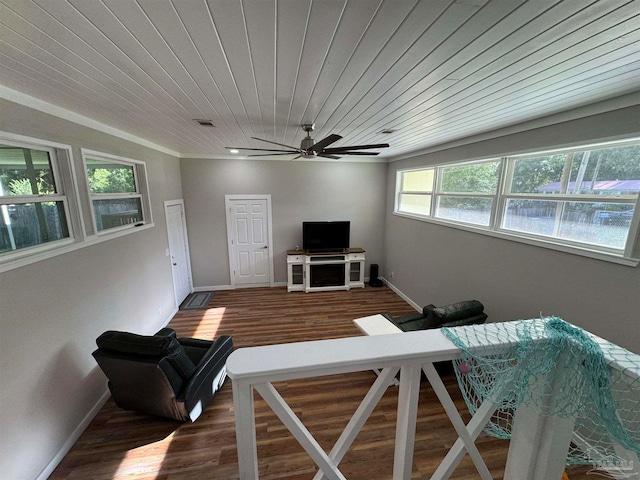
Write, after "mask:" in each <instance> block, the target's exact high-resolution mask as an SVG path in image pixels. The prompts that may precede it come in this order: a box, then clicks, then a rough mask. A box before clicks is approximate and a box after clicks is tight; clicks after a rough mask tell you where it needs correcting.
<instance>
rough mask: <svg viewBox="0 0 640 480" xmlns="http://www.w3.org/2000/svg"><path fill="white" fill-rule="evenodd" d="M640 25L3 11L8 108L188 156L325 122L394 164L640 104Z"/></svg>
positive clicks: (1, 85) (332, 8) (3, 91)
mask: <svg viewBox="0 0 640 480" xmlns="http://www.w3.org/2000/svg"><path fill="white" fill-rule="evenodd" d="M639 20H640V1H639V0H607V1H600V0H565V1H560V0H529V1H525V0H243V1H240V0H0V23H1V26H0V97H5V98H9V99H15V98H26V99H27V100H29V97H34V98H35V99H38V100H42V101H45V102H48V103H49V104H52V105H55V106H57V107H62V108H64V109H66V110H68V111H70V112H73V113H75V114H78V115H82V116H84V117H87V118H89V119H91V120H93V121H96V122H100V123H102V124H105V125H108V126H110V127H112V128H115V129H118V130H120V131H123V132H127V134H130V135H134V136H136V137H139V138H141V139H144V140H146V141H148V142H151V143H153V144H156V145H158V146H161V147H163V148H165V149H167V150H169V151H171V152H177V153H178V154H180V155H181V156H185V157H188V156H208V157H212V158H215V157H224V156H227V157H228V156H229V153H228V151H227V150H225V146H232V145H237V146H243V147H253V148H264V147H267V148H269V145H268V144H265V143H262V142H259V141H256V140H253V139H251V137H259V138H263V139H267V140H271V141H275V142H280V143H283V144H287V145H294V146H297V145H299V144H300V141H301V139H302V138H303V137H304V132H303V131H302V130H301V128H300V125H301V124H303V123H315V125H316V130H315V132H314V133H313V137H314V138H315V139H316V140H319V139H321V138H324V137H325V136H327V135H329V134H331V133H337V134H339V135H342V136H343V137H344V138H343V139H342V140H340V141H339V142H337V143H335V144H333V145H331V147H338V146H343V145H358V144H363V143H382V142H387V143H390V144H391V147H390V148H388V149H384V150H381V154H380V157H384V158H393V157H394V156H398V155H406V154H407V153H410V152H414V151H419V150H421V149H424V148H427V147H430V146H433V145H437V144H440V143H443V142H447V141H451V140H456V139H459V138H463V137H466V136H469V135H474V134H478V133H482V132H486V131H489V130H493V129H496V128H499V127H504V126H509V125H512V124H515V123H518V122H522V121H526V120H530V119H534V118H538V117H541V116H544V115H548V114H551V113H554V112H559V111H563V110H567V109H570V108H573V107H578V106H582V105H586V104H590V103H594V102H597V101H600V100H605V99H609V98H612V97H615V96H620V95H626V94H629V93H634V92H636V93H638V92H640V74H639V70H638V69H639V67H640V47H639V45H640V21H639ZM22 94H25V95H27V96H29V97H26V96H25V95H22ZM23 103H24V101H23ZM27 103H28V101H27ZM34 104H35V101H34ZM194 119H209V120H211V121H212V123H213V124H214V125H215V126H214V127H202V126H200V125H199V124H198V123H197V122H195V121H194ZM383 130H391V131H392V133H382V132H383ZM279 158H287V157H279Z"/></svg>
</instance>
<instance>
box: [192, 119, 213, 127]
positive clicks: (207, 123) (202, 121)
mask: <svg viewBox="0 0 640 480" xmlns="http://www.w3.org/2000/svg"><path fill="white" fill-rule="evenodd" d="M195 121H196V122H198V123H199V124H200V125H202V126H203V127H215V125H214V124H213V122H212V121H211V120H206V119H201V118H196V119H195Z"/></svg>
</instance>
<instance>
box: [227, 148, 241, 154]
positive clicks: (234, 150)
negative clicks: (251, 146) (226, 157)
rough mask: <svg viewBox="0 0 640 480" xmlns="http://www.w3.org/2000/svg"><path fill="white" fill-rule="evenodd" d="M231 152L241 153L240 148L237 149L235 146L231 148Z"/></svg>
mask: <svg viewBox="0 0 640 480" xmlns="http://www.w3.org/2000/svg"><path fill="white" fill-rule="evenodd" d="M229 152H230V153H240V150H236V149H235V148H232V149H230V150H229Z"/></svg>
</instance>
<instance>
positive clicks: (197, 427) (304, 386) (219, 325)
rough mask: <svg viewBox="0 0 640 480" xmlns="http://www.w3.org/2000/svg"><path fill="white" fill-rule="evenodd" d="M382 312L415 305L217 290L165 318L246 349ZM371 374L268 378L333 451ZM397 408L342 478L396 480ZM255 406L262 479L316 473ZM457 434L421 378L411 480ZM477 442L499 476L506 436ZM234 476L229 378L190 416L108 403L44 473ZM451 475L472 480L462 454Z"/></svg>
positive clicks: (224, 479)
mask: <svg viewBox="0 0 640 480" xmlns="http://www.w3.org/2000/svg"><path fill="white" fill-rule="evenodd" d="M381 312H388V313H391V314H392V315H394V316H396V315H402V314H406V313H413V309H412V308H411V307H410V306H409V305H408V304H407V303H406V302H404V301H403V300H402V299H401V298H400V297H399V296H397V295H396V294H395V293H394V292H393V291H392V290H390V289H389V288H387V287H382V288H370V287H367V288H365V289H354V290H351V291H348V292H316V293H312V294H304V293H287V291H286V288H259V289H242V290H232V291H219V292H215V293H214V295H213V296H212V298H211V301H210V303H209V306H208V308H207V309H206V310H205V309H203V310H186V311H180V312H178V314H177V315H176V316H175V318H174V319H173V320H172V321H171V322H170V324H169V326H171V327H172V328H174V329H175V330H176V331H177V333H178V335H179V336H190V337H198V338H207V339H211V338H215V337H217V336H219V335H231V336H232V337H233V340H234V344H235V347H236V348H242V347H248V346H255V345H265V344H274V343H286V342H298V341H306V340H320V339H329V338H339V337H347V336H356V335H360V333H359V332H358V330H357V329H356V328H355V327H354V325H353V323H352V322H351V320H352V319H354V318H357V317H362V316H365V315H372V314H375V313H381ZM373 380H374V374H373V373H372V372H358V373H353V374H345V375H334V376H328V377H321V378H316V379H311V380H296V381H292V382H282V383H277V384H275V386H276V388H277V389H278V391H279V392H280V393H281V395H282V396H283V397H284V398H285V399H286V400H287V402H288V403H289V405H290V406H291V407H292V408H293V410H294V411H295V412H296V414H297V415H298V416H299V417H300V418H301V419H302V421H303V423H304V424H305V426H306V427H307V428H308V429H309V430H310V431H311V433H312V434H313V435H314V436H315V438H316V439H317V440H318V442H319V443H320V444H321V445H322V446H323V447H324V448H325V450H327V451H328V450H329V449H330V448H331V447H332V446H333V443H334V442H335V441H336V439H337V438H338V436H339V435H340V433H341V432H342V430H343V428H344V426H345V425H346V423H347V422H348V420H349V419H350V417H351V415H352V414H353V412H354V411H355V409H356V407H357V405H358V404H359V402H360V401H361V400H362V398H363V396H364V395H365V394H366V392H367V390H368V388H369V387H370V386H371V384H372V382H373ZM445 384H446V385H447V388H448V389H449V392H450V393H451V395H452V397H453V399H454V401H455V402H456V405H457V406H458V409H459V410H460V411H461V412H463V418H464V420H465V422H466V421H468V420H469V415H468V412H467V411H466V407H465V405H464V402H463V400H462V398H461V395H460V393H459V390H458V387H457V384H456V383H455V377H454V376H453V375H450V376H447V377H445ZM396 405H397V387H390V388H389V389H388V391H387V392H386V393H385V395H384V397H383V398H382V400H381V401H380V403H379V404H378V406H377V407H376V409H375V410H374V412H373V414H372V415H371V417H370V418H369V420H368V421H367V424H366V425H365V427H364V428H363V430H362V432H361V433H360V435H359V436H358V438H357V439H356V442H355V443H354V445H353V446H352V448H351V450H350V451H349V452H348V453H347V455H346V456H345V458H344V460H343V461H342V462H341V463H340V468H341V471H342V472H343V473H344V474H345V476H346V477H347V478H349V479H351V480H358V479H366V480H383V479H391V478H392V474H391V472H392V464H393V450H394V435H395V418H396ZM255 407H256V430H257V433H256V435H257V442H258V458H259V461H260V466H259V468H260V478H261V479H263V480H270V479H290V480H308V479H311V478H312V477H313V475H314V472H315V471H316V467H315V464H314V463H313V461H312V460H311V459H310V458H309V457H308V456H307V454H306V453H305V452H304V451H303V449H302V447H300V446H299V445H298V443H297V442H296V440H295V439H294V438H293V437H292V436H291V434H290V433H289V432H288V430H287V429H286V428H285V427H284V426H283V425H282V424H281V423H280V421H279V420H278V419H277V417H276V416H275V414H274V413H273V412H272V411H271V410H270V409H269V407H267V406H266V405H265V403H264V402H263V401H262V400H261V399H260V397H259V395H257V394H256V402H255ZM456 438H457V435H456V434H455V432H454V431H453V428H452V427H451V424H450V423H449V420H448V418H447V416H446V414H445V413H444V410H443V409H442V407H441V406H440V404H439V402H438V401H437V399H436V397H435V395H434V393H433V391H432V389H431V388H430V386H429V384H428V382H426V381H425V382H423V383H422V387H421V391H420V407H419V414H418V424H417V432H416V442H415V453H414V470H413V475H412V478H415V479H418V478H430V476H431V474H432V472H433V471H434V470H435V469H436V468H437V466H438V464H439V463H440V460H441V459H442V458H443V457H444V455H445V454H446V452H447V451H448V448H449V447H450V446H451V445H452V444H453V442H454V441H455V440H456ZM477 445H478V448H479V450H480V452H481V453H482V456H483V458H484V459H485V461H486V463H487V465H488V467H489V469H490V470H491V472H492V474H493V476H494V478H496V479H500V478H502V475H503V471H504V463H505V459H506V452H507V448H508V442H507V441H505V440H498V439H495V438H492V437H489V436H486V435H484V434H482V435H481V437H480V438H479V439H478V441H477ZM586 471H587V469H585V468H584V467H579V468H572V469H569V470H568V472H569V476H570V479H571V480H583V479H584V480H586V479H587V478H592V476H589V477H587V476H586V473H585V472H586ZM237 478H238V466H237V455H236V443H235V425H234V417H233V400H232V394H231V382H230V381H228V382H227V383H226V384H225V385H224V387H223V388H222V390H221V391H220V392H219V393H218V395H217V396H216V398H215V399H214V402H213V403H212V405H210V406H209V407H208V408H207V409H206V410H205V411H204V412H203V414H202V416H201V417H200V418H199V419H198V420H197V421H196V422H194V423H179V422H175V421H171V420H164V419H160V418H154V417H149V416H146V415H142V414H137V413H134V412H127V411H124V410H121V409H119V408H117V407H116V406H115V404H114V402H113V400H111V399H110V400H109V401H108V402H107V403H106V405H105V406H104V407H103V408H102V409H101V411H100V412H99V413H98V415H97V416H96V417H95V419H94V420H93V421H92V423H91V424H90V426H89V427H88V428H87V430H86V431H85V432H84V433H83V434H82V436H81V437H80V438H79V439H78V441H77V442H76V444H75V445H74V446H73V448H72V449H71V450H70V451H69V453H68V454H67V455H66V457H65V458H64V459H63V461H62V462H61V463H60V465H58V467H57V468H56V469H55V471H54V472H53V474H52V475H51V476H50V479H51V480H63V479H64V480H72V479H91V480H107V479H118V480H120V479H135V480H146V479H157V480H170V479H184V480H189V479H198V480H201V479H213V480H231V479H237ZM451 478H452V479H475V478H479V477H478V474H477V473H476V471H475V468H474V466H473V464H472V463H471V461H470V459H469V457H468V456H467V457H465V459H464V460H463V462H462V463H461V464H460V466H459V467H458V469H457V470H456V472H455V473H454V475H453V476H452V477H451ZM550 480H552V479H550ZM553 480H556V479H553ZM557 480H560V479H557Z"/></svg>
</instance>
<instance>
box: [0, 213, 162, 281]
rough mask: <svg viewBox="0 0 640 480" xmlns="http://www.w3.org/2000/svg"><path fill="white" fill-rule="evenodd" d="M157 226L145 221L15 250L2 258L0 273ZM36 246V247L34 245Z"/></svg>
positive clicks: (0, 260)
mask: <svg viewBox="0 0 640 480" xmlns="http://www.w3.org/2000/svg"><path fill="white" fill-rule="evenodd" d="M154 226H155V224H154V223H145V224H144V225H140V226H139V227H135V228H125V229H118V230H117V231H113V232H110V231H108V230H107V231H105V232H102V233H101V234H100V235H95V236H91V237H87V238H85V239H84V240H74V239H65V240H60V241H59V242H56V244H55V245H51V246H50V247H49V248H42V249H39V250H37V251H33V250H30V251H29V250H24V251H18V252H19V253H18V252H15V254H13V255H11V256H8V257H7V258H4V259H0V273H3V272H8V271H10V270H14V269H16V268H21V267H25V266H27V265H31V264H33V263H36V262H41V261H43V260H48V259H50V258H54V257H57V256H58V255H64V254H66V253H70V252H73V251H76V250H80V249H82V248H85V247H90V246H92V245H96V244H98V243H102V242H105V241H107V240H111V239H113V238H118V237H123V236H125V235H129V234H132V233H136V232H140V231H142V230H148V229H150V228H153V227H154ZM34 248H35V247H34Z"/></svg>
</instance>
